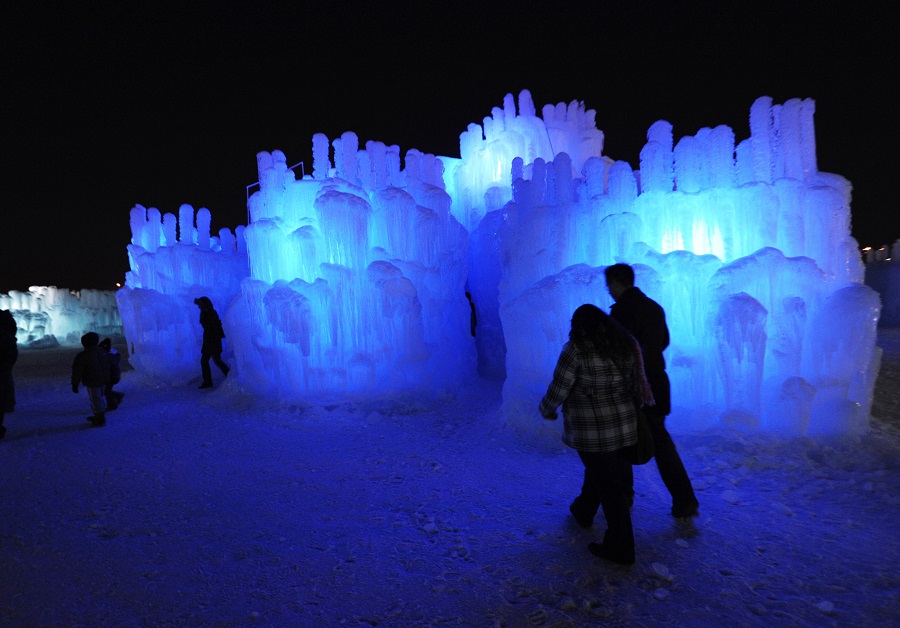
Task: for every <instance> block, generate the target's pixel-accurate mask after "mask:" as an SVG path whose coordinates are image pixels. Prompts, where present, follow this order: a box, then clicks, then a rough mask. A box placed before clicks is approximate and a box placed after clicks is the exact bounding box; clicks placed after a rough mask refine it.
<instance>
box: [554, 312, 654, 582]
mask: <svg viewBox="0 0 900 628" xmlns="http://www.w3.org/2000/svg"><path fill="white" fill-rule="evenodd" d="M635 394H637V395H639V397H640V399H641V401H642V402H644V403H646V404H648V405H649V404H652V403H653V396H652V394H651V392H650V386H649V385H648V384H647V380H646V378H645V377H644V372H643V369H642V368H641V350H640V348H639V347H638V346H637V342H636V341H635V340H634V338H632V337H631V336H630V335H629V334H628V332H627V331H625V330H624V329H623V328H622V327H621V325H619V324H618V323H616V322H615V321H614V320H613V319H612V318H611V317H609V316H607V315H606V313H605V312H603V311H602V310H601V309H600V308H598V307H596V306H595V305H590V304H585V305H582V306H581V307H579V308H578V309H577V310H575V313H574V314H572V329H571V331H570V332H569V342H567V343H566V344H565V345H564V346H563V349H562V353H561V354H560V356H559V360H558V361H557V364H556V368H555V369H554V371H553V381H552V382H551V383H550V386H549V387H548V388H547V394H545V395H544V398H543V399H541V403H540V406H539V407H538V411H539V412H540V413H541V416H542V417H544V418H545V419H548V420H553V419H556V408H557V407H559V406H560V405H562V409H563V442H564V443H565V444H566V445H568V446H569V447H571V448H572V449H574V450H576V451H577V452H578V456H579V457H580V458H581V462H582V464H584V481H583V484H582V487H581V494H580V495H579V496H578V497H576V498H575V501H574V502H572V505H571V506H569V511H570V512H571V513H572V516H573V517H575V520H576V521H577V522H578V524H579V525H580V526H582V527H585V528H587V527H589V526H591V525H592V524H593V520H594V516H595V515H596V514H597V510H598V509H599V508H600V507H601V506H602V507H603V516H604V517H605V518H606V532H605V533H604V536H603V542H602V543H590V544H589V545H588V549H589V550H590V552H591V553H592V554H594V555H595V556H598V557H600V558H604V559H606V560H610V561H612V562H615V563H619V564H622V565H631V564H633V563H634V530H633V528H632V523H631V511H630V509H629V502H630V499H631V485H632V481H633V480H632V478H633V475H632V468H631V463H630V462H629V461H628V460H627V459H626V458H625V456H624V455H623V451H622V450H623V449H625V448H627V447H629V446H631V445H634V444H635V443H636V442H637V408H636V407H635V404H634V397H635Z"/></svg>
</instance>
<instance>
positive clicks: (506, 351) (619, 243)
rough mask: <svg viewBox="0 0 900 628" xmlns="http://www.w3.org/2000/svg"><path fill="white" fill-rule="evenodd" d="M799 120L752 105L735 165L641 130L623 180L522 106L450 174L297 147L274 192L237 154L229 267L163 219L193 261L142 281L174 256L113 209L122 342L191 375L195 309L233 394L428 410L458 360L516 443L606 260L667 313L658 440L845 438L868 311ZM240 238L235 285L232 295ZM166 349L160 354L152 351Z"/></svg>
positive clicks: (803, 105) (407, 161)
mask: <svg viewBox="0 0 900 628" xmlns="http://www.w3.org/2000/svg"><path fill="white" fill-rule="evenodd" d="M813 110H814V105H813V102H812V101H809V100H804V101H801V100H791V101H788V102H787V103H784V104H783V105H773V104H772V103H771V102H770V100H769V99H766V98H762V99H759V100H758V101H757V102H756V103H754V104H753V106H752V108H751V112H750V137H749V139H746V140H744V141H742V142H740V143H739V144H737V145H736V146H735V140H734V134H733V132H732V131H731V129H729V128H728V127H724V126H720V127H716V128H714V129H702V130H700V131H699V132H698V133H697V134H696V135H694V136H689V137H685V138H682V139H680V140H679V141H678V142H677V144H676V143H675V142H674V138H673V135H672V127H671V125H669V124H668V123H667V122H663V121H660V122H657V123H656V124H654V125H653V126H652V127H651V128H650V130H649V132H648V143H647V145H646V146H645V148H644V149H643V150H642V152H641V164H640V171H633V170H632V168H631V167H630V165H629V164H627V163H625V162H621V161H614V160H612V159H610V158H608V157H605V156H603V155H602V148H603V134H602V133H601V132H600V131H599V130H598V129H597V128H596V124H595V122H594V112H593V111H590V110H585V108H584V106H583V104H581V103H578V102H573V103H571V104H569V105H565V104H559V105H555V106H552V105H548V106H547V107H544V109H543V110H542V115H541V116H538V115H537V112H536V110H535V107H534V105H533V103H532V100H531V97H530V95H529V94H528V92H527V91H523V92H522V93H521V94H520V95H519V98H518V107H517V106H516V102H515V99H514V98H513V97H512V96H511V95H509V96H507V97H506V99H505V100H504V103H503V107H502V108H499V107H498V108H495V109H494V110H493V112H492V114H491V116H489V117H487V118H485V120H484V121H483V124H482V125H474V124H473V125H470V127H469V129H468V130H467V131H466V132H464V133H463V134H462V135H461V137H460V155H461V157H460V158H459V159H452V158H443V157H442V158H435V157H433V156H431V155H426V154H423V153H420V152H418V151H415V150H411V151H408V152H407V154H406V156H405V158H404V159H403V166H402V167H401V157H400V151H399V148H398V147H396V146H385V145H384V144H381V143H379V142H368V143H367V144H366V145H365V146H364V147H360V146H359V145H358V140H357V137H356V135H354V134H352V133H346V134H344V135H343V136H342V137H341V138H339V139H336V140H334V142H333V143H332V144H331V145H330V146H329V142H328V139H327V138H325V137H324V136H322V135H316V136H315V137H314V138H313V174H312V175H309V176H307V177H305V178H303V179H301V180H296V179H295V177H294V175H293V172H292V171H291V170H289V169H288V168H287V166H286V159H285V157H284V155H283V154H282V153H280V152H279V151H274V152H272V153H271V154H270V153H260V154H259V155H258V166H259V174H260V191H259V192H257V193H256V194H254V196H253V197H252V198H251V199H250V207H249V209H250V217H251V221H250V224H249V225H248V226H247V228H246V229H245V230H244V231H243V234H242V237H235V238H234V239H233V240H232V242H233V244H232V246H231V250H229V251H225V249H226V248H228V247H222V246H221V243H216V245H213V244H211V241H204V242H199V240H200V238H198V236H197V232H198V231H200V232H202V229H198V228H195V227H193V225H192V223H191V222H190V221H188V220H183V222H184V224H185V225H186V227H185V228H186V230H187V232H188V234H189V236H190V238H193V240H194V241H197V242H198V243H197V244H195V245H193V246H194V248H195V249H196V248H197V247H199V248H200V249H202V251H203V253H204V255H205V257H203V258H202V261H192V260H191V259H190V258H191V255H190V254H187V255H185V256H184V259H183V262H184V263H183V264H181V265H180V266H179V263H178V262H177V257H178V256H177V255H173V254H169V253H165V252H163V255H162V258H161V259H162V260H164V264H162V265H160V264H158V263H156V262H151V261H150V260H151V258H153V257H154V256H156V257H158V256H160V252H161V251H163V249H165V248H172V247H174V248H176V249H177V248H178V246H182V243H178V244H173V243H172V241H173V240H174V236H173V233H174V231H173V228H172V226H170V228H169V231H170V232H171V233H170V234H169V236H165V237H164V236H162V235H160V236H159V238H157V237H156V235H154V233H156V232H154V231H153V229H156V227H155V225H156V224H157V222H159V218H158V216H151V215H150V212H147V211H146V210H143V208H136V209H135V210H134V212H135V213H133V215H132V230H133V233H135V234H138V233H139V234H146V233H149V234H150V235H149V238H150V240H152V242H145V241H143V240H141V239H140V238H138V237H137V236H135V238H134V239H133V242H132V245H131V246H130V247H129V253H130V255H131V258H132V275H131V276H130V277H129V279H128V281H127V283H126V289H125V290H123V291H120V297H119V301H120V305H125V307H122V308H121V309H122V310H123V312H122V317H123V322H124V323H125V327H126V334H130V333H133V334H136V335H137V336H138V337H140V338H142V339H143V344H142V346H143V352H144V355H145V356H147V357H146V359H145V360H144V362H146V363H147V364H150V363H151V362H152V363H154V364H156V365H157V367H158V368H157V371H160V370H162V367H164V366H165V362H166V361H169V364H168V369H169V371H172V370H173V368H174V369H175V370H178V369H179V368H183V369H184V371H185V373H187V372H193V371H196V370H197V367H196V356H197V353H196V351H197V349H196V347H198V346H199V340H198V338H199V326H198V325H197V323H196V320H195V319H196V312H195V311H192V310H191V308H193V306H192V299H193V297H194V296H198V294H197V293H198V292H203V293H205V294H207V295H208V296H211V297H212V298H213V301H214V302H215V303H217V305H218V304H221V305H220V306H219V309H220V311H223V310H227V312H226V315H225V317H224V318H225V326H226V332H227V334H228V346H229V353H230V356H231V358H233V360H234V363H235V364H236V366H237V369H236V371H235V374H236V375H237V377H236V378H234V380H233V381H235V382H236V383H235V384H234V385H241V386H245V387H246V388H247V389H248V390H252V391H255V392H259V393H268V394H278V395H282V396H285V395H287V396H304V395H306V396H308V395H310V394H313V393H320V392H330V393H345V392H364V391H370V392H374V391H389V390H396V389H410V388H413V389H415V388H418V389H421V390H429V391H437V390H440V389H443V388H446V387H452V386H454V385H456V384H458V383H460V382H462V381H464V380H466V379H469V378H471V377H473V376H474V373H475V369H476V360H477V368H478V370H479V371H480V372H481V373H482V374H485V375H488V376H503V377H505V382H504V389H503V396H504V411H505V413H506V414H507V416H508V418H509V421H510V423H512V424H518V425H522V426H527V425H529V424H532V423H533V422H534V421H535V418H534V416H535V414H534V407H535V404H536V402H537V400H538V399H539V398H540V396H541V394H542V393H543V392H544V390H545V388H546V385H547V383H548V382H549V378H550V376H551V373H552V369H553V365H554V363H555V360H556V357H557V355H558V353H559V350H560V348H561V346H562V344H563V342H565V339H566V336H567V333H568V328H569V319H570V317H571V313H572V311H573V310H574V309H575V308H576V307H577V306H578V305H581V304H582V303H586V302H593V303H596V304H598V305H599V306H601V307H603V308H608V307H609V305H610V304H611V301H610V298H609V296H608V294H607V293H606V290H605V284H604V281H603V268H604V267H605V266H607V265H609V264H612V263H615V262H620V261H623V262H627V263H630V264H633V265H634V266H635V269H636V273H637V281H638V285H639V286H641V287H642V288H643V289H644V291H645V292H647V293H648V294H649V295H650V296H652V297H653V298H655V299H656V300H658V301H659V302H660V303H661V304H662V305H663V307H664V308H665V309H666V311H667V313H668V318H669V325H670V328H671V332H672V346H671V347H670V348H669V350H668V351H667V359H668V362H669V374H670V377H671V379H672V383H673V402H674V406H675V409H674V413H673V427H675V428H676V429H692V428H703V427H707V426H710V425H715V424H720V423H725V424H728V425H734V426H739V427H742V428H747V429H756V428H763V429H767V430H777V431H789V432H792V433H816V432H841V431H856V430H859V429H861V428H862V427H863V426H864V425H865V423H866V421H867V417H868V413H869V408H870V403H871V395H872V390H873V387H874V381H875V377H876V375H877V370H878V363H879V355H880V354H879V351H878V349H877V348H876V347H875V325H876V322H877V319H878V315H879V302H878V298H877V295H876V294H875V293H874V292H873V291H872V290H870V289H869V288H867V287H865V286H864V285H863V284H862V283H861V280H862V273H863V270H862V264H861V261H860V259H859V254H858V250H857V247H856V244H855V242H853V240H852V239H851V238H850V235H849V233H850V185H849V183H848V182H847V181H846V180H844V179H843V178H841V177H839V176H836V175H831V174H827V173H820V172H819V171H818V169H817V166H816V158H815V135H814V125H813ZM332 149H333V161H332V153H331V151H332ZM142 210H143V213H142ZM142 216H143V217H144V218H146V224H150V225H153V227H152V229H151V231H149V232H148V231H146V229H147V227H146V224H145V223H142V222H141V218H142ZM163 222H164V221H163ZM170 222H172V224H174V218H173V219H172V220H171V221H170ZM198 223H199V221H198ZM206 225H207V231H208V222H206ZM136 227H137V228H138V230H137V231H136V230H135V228H136ZM192 230H193V231H192ZM164 231H165V229H164V228H161V231H160V233H162V232H164ZM141 237H143V236H141ZM190 238H184V237H182V241H183V246H182V248H183V249H184V250H185V251H188V250H190V249H191V246H192V245H191V244H190ZM224 239H225V238H223V240H224ZM157 240H159V241H160V242H162V241H163V240H165V241H166V244H165V245H164V246H159V247H156V249H155V252H151V249H152V248H153V245H154V244H155V242H156V241H157ZM244 241H246V260H248V261H249V273H245V276H244V277H243V278H241V279H240V280H236V279H234V278H235V277H236V276H237V275H239V274H240V270H239V267H240V262H241V261H243V260H242V250H241V243H243V242H244ZM216 249H217V250H218V252H217V253H214V254H212V255H207V254H206V253H207V251H208V250H216ZM223 251H225V253H224V254H223ZM173 257H174V258H175V259H174V260H173V259H172V258H173ZM226 262H227V263H226ZM217 264H226V265H228V264H231V265H229V266H228V268H229V270H228V271H227V272H225V271H221V272H218V274H219V275H223V276H227V277H228V280H223V279H219V280H213V279H212V277H211V275H213V274H216V273H215V272H213V271H212V270H210V269H208V268H206V267H207V266H209V265H217ZM136 265H137V266H136ZM151 266H153V267H160V266H163V267H165V269H166V270H165V271H164V272H160V271H158V270H154V271H153V272H150V271H149V268H150V267H151ZM176 267H177V268H181V270H180V271H179V270H178V269H177V268H176ZM191 269H193V270H191ZM179 272H180V273H181V274H179ZM247 274H249V276H246V275H247ZM150 277H154V278H155V279H153V282H155V283H153V284H151V282H150V280H149V278H150ZM145 278H147V279H145ZM216 290H217V291H218V292H216ZM466 290H468V291H470V292H471V294H472V295H473V299H474V303H475V306H476V308H477V313H478V327H477V335H476V338H475V339H473V338H472V336H471V334H470V326H469V305H468V302H467V301H466V298H465V296H464V292H465V291H466ZM129 302H131V303H132V304H133V305H132V306H131V307H130V311H127V312H126V310H129ZM157 302H158V303H165V304H166V305H165V307H163V308H162V309H160V308H159V307H158V306H157V304H156V303H157ZM226 303H227V304H228V305H227V306H225V304H226ZM185 304H189V305H185ZM194 309H195V308H194ZM182 316H186V317H187V322H183V321H181V320H180V318H179V317H182ZM139 317H143V320H142V321H140V320H138V318H139ZM130 329H131V330H132V331H131V332H130V331H129V330H130ZM145 330H150V331H149V332H148V331H145ZM170 332H171V333H174V337H173V336H170ZM172 340H175V341H177V343H182V344H184V345H185V346H184V347H183V348H184V349H185V352H184V353H183V354H179V356H174V355H172V350H171V349H165V350H164V349H162V344H165V343H168V342H170V341H172ZM161 343H162V344H161ZM191 344H193V349H192V347H191V346H190V345H191ZM476 344H477V358H476V348H475V347H476ZM136 346H137V345H136ZM163 351H168V352H169V353H168V354H167V355H166V360H157V359H155V358H154V359H151V358H150V357H149V356H152V355H162V353H161V352H163ZM192 352H193V356H191V355H190V354H191V353H192ZM184 356H190V359H188V358H186V357H184ZM176 357H179V358H184V359H183V360H182V361H181V362H178V361H177V360H174V359H175V358H176ZM173 360H174V361H173ZM138 362H139V363H140V362H141V360H138Z"/></svg>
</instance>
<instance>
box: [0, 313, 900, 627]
mask: <svg viewBox="0 0 900 628" xmlns="http://www.w3.org/2000/svg"><path fill="white" fill-rule="evenodd" d="M879 344H880V346H882V347H883V348H884V349H885V355H884V363H883V366H882V372H881V375H880V378H879V384H878V389H877V393H876V394H877V398H876V402H875V406H874V412H873V413H874V415H875V416H876V418H875V419H874V420H873V422H872V428H871V430H870V432H869V433H868V434H866V435H864V436H860V437H841V438H831V439H823V440H809V439H801V440H791V441H784V440H778V439H776V438H774V437H771V436H764V435H751V434H739V433H730V434H725V433H721V432H720V433H708V434H681V433H678V426H677V420H676V419H674V418H673V419H672V421H671V428H672V431H673V433H675V434H676V436H675V439H676V442H677V444H678V446H679V450H680V451H681V454H682V457H683V459H684V461H685V465H686V467H687V469H688V472H689V474H690V475H691V477H692V478H693V481H694V485H695V488H696V489H697V490H698V497H699V498H700V501H701V506H700V512H701V516H700V517H699V518H698V519H696V520H694V522H693V523H690V524H686V523H681V522H677V521H675V520H673V519H672V518H671V517H670V516H669V507H670V503H669V498H668V494H667V492H666V490H665V487H664V486H663V484H662V482H661V481H660V479H659V475H658V473H657V471H656V468H655V465H654V464H653V463H650V464H649V465H647V466H645V467H638V468H636V480H635V483H636V490H637V493H638V495H637V499H636V502H635V506H634V510H633V519H634V525H635V532H636V540H637V563H636V564H635V565H634V566H633V567H630V568H627V567H618V566H615V565H612V564H609V563H606V562H603V561H601V560H600V559H597V558H595V557H593V556H592V555H591V554H590V553H589V552H588V551H587V544H588V542H589V541H591V540H594V539H595V538H596V537H598V536H599V535H600V534H602V531H603V520H602V517H598V521H597V523H596V525H595V527H594V529H593V530H582V529H580V528H578V527H577V526H576V525H575V524H574V522H573V521H572V520H571V518H570V516H569V514H568V504H569V502H570V500H571V499H572V497H573V496H574V495H575V494H576V493H577V491H578V489H579V486H580V481H581V465H580V462H579V460H578V457H577V455H576V454H575V453H574V452H572V451H571V450H568V449H566V448H564V447H563V446H562V444H561V443H560V442H559V430H560V429H561V424H559V423H555V424H554V423H542V422H541V421H540V419H539V418H538V417H537V415H536V414H535V417H534V425H535V427H534V430H533V431H532V432H529V433H527V434H524V433H520V432H513V431H512V430H510V429H508V428H505V427H504V426H503V424H502V420H501V418H500V415H499V412H498V410H499V404H500V385H499V384H497V383H495V382H487V381H476V382H473V383H472V384H471V385H470V386H469V387H467V388H466V389H464V390H460V391H458V392H457V393H456V394H455V395H453V396H449V395H448V396H445V397H442V398H439V399H422V398H415V397H410V396H407V397H402V398H396V397H395V398H389V399H388V398H383V399H368V400H346V399H344V400H334V401H331V402H320V403H315V404H311V403H310V404H306V403H276V402H271V401H268V402H266V401H260V400H258V399H253V398H249V397H247V396H245V395H243V394H242V393H241V391H240V390H238V389H237V386H236V385H235V384H234V383H233V382H228V383H226V384H224V385H221V384H220V382H219V380H218V376H219V373H218V372H217V371H215V370H214V377H216V378H217V380H216V381H217V388H215V389H213V390H212V391H201V390H198V389H197V385H198V383H199V373H198V380H197V381H193V382H185V383H184V385H182V386H179V387H168V386H166V387H160V386H156V385H153V384H150V383H148V382H147V381H145V380H143V379H142V378H141V377H139V376H138V375H137V374H136V373H134V372H133V371H132V372H128V373H126V374H125V376H124V379H123V382H122V383H121V384H120V385H119V389H121V390H122V391H124V392H125V393H126V397H125V400H124V402H123V404H122V406H121V407H120V408H119V409H118V410H116V411H114V412H110V413H109V415H108V417H107V418H108V421H107V422H108V425H107V427H105V428H103V429H93V428H90V427H89V425H88V423H87V422H86V421H85V417H86V416H87V415H88V414H89V412H88V409H87V400H86V398H85V396H84V395H83V393H82V394H79V395H77V396H76V395H74V394H72V392H71V390H70V387H69V384H68V371H69V366H70V364H71V360H72V357H73V356H74V353H75V351H73V350H60V349H56V350H33V351H23V353H22V355H21V357H20V359H19V364H18V365H17V367H16V369H15V371H14V374H15V377H16V384H17V392H18V406H17V408H16V412H15V413H13V414H10V415H7V418H6V425H7V427H8V429H9V432H8V434H7V436H6V438H5V439H4V440H3V441H0V486H2V491H0V495H2V498H0V521H2V524H0V624H2V625H6V626H82V625H83V626H101V625H103V626H146V625H153V626H157V625H216V626H239V625H241V626H242V625H264V626H333V625H348V626H376V625H377V626H435V625H472V626H529V625H534V626H585V625H597V624H606V623H609V624H624V625H636V626H658V625H672V626H723V625H736V626H772V625H775V626H781V625H790V626H828V625H835V626H849V625H853V626H860V625H870V626H883V625H891V624H896V623H897V622H898V621H900V577H898V573H900V544H898V543H897V525H898V522H900V491H898V488H900V486H898V484H900V329H888V330H883V331H882V332H881V333H880V336H879ZM547 379H548V382H549V379H550V373H548V374H547ZM537 402H538V400H537V399H535V405H536V404H537Z"/></svg>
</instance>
